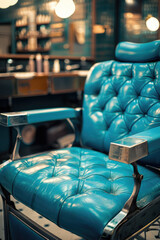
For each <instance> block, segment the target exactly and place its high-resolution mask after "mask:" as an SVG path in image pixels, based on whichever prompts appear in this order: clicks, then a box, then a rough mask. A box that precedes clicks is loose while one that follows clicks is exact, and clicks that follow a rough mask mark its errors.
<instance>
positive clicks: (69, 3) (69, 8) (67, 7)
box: [55, 0, 75, 18]
mask: <svg viewBox="0 0 160 240" xmlns="http://www.w3.org/2000/svg"><path fill="white" fill-rule="evenodd" d="M74 12H75V4H74V2H73V0H60V1H59V3H58V4H57V5H56V7H55V13H56V14H57V16H58V17H60V18H68V17H70V16H71V15H72V14H73V13H74Z"/></svg>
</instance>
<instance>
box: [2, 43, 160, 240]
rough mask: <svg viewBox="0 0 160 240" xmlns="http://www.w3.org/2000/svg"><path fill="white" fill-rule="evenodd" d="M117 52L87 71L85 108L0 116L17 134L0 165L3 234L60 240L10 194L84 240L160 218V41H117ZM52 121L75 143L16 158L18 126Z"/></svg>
mask: <svg viewBox="0 0 160 240" xmlns="http://www.w3.org/2000/svg"><path fill="white" fill-rule="evenodd" d="M115 55H116V60H114V61H106V62H102V63H99V64H96V65H94V66H93V67H92V69H91V70H90V72H89V75H88V77H87V80H86V84H85V90H84V101H83V109H82V110H80V109H71V108H63V109H47V110H38V111H36V110H35V111H26V112H19V113H3V114H1V115H0V123H1V124H2V125H4V126H6V127H15V128H16V129H17V132H18V134H17V141H16V145H15V148H14V151H13V156H12V159H11V160H8V161H6V162H4V163H3V164H2V165H1V167H0V186H1V195H2V198H3V203H4V211H5V214H4V220H5V237H6V239H7V240H8V239H16V240H17V239H18V240H19V239H21V240H22V238H21V237H20V236H21V234H20V231H22V233H23V232H24V235H23V239H58V238H56V237H55V236H54V235H52V234H50V233H48V232H46V231H44V230H43V229H42V228H40V227H39V226H38V225H37V224H36V223H34V222H32V221H30V220H29V219H27V218H25V216H24V215H23V214H22V213H20V212H18V210H16V208H15V206H14V204H13V203H12V201H11V200H10V195H13V197H14V198H15V199H17V200H18V201H20V202H22V203H23V204H25V205H26V206H28V207H30V208H31V209H33V210H35V211H36V212H38V213H39V214H41V215H42V216H44V217H46V218H47V219H49V220H51V221H52V222H54V223H56V224H57V225H58V226H60V227H61V228H64V229H66V230H68V231H70V232H72V233H75V234H77V235H79V236H81V237H82V238H83V239H88V240H89V239H90V240H94V239H114V240H118V239H121V240H122V239H131V238H133V237H134V236H136V235H137V234H139V232H140V231H143V230H145V229H146V228H147V227H148V226H149V225H150V224H152V223H153V222H155V221H156V220H157V219H158V218H159V217H160V61H159V58H160V41H154V42H150V43H144V44H134V43H129V42H122V43H120V44H119V45H118V46H117V48H116V53H115ZM81 113H82V119H81ZM57 119H70V120H71V121H72V122H73V124H75V129H76V131H77V130H78V129H79V130H80V132H81V134H80V135H78V134H77V133H78V132H76V141H75V143H74V145H73V146H72V147H70V148H66V149H60V150H56V151H50V152H45V153H39V154H36V155H32V156H27V157H23V158H20V156H19V154H18V148H19V143H20V141H21V136H20V127H19V126H21V125H25V124H33V123H37V122H43V121H50V120H57ZM75 119H77V121H79V123H82V128H81V129H80V128H78V126H79V125H78V122H76V121H75ZM73 120H74V121H73ZM78 137H79V138H80V141H79V143H78ZM133 173H134V174H133ZM142 178H143V179H142Z"/></svg>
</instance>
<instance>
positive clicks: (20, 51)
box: [17, 48, 50, 53]
mask: <svg viewBox="0 0 160 240" xmlns="http://www.w3.org/2000/svg"><path fill="white" fill-rule="evenodd" d="M49 51H50V48H48V49H44V48H37V49H36V50H25V49H22V50H17V53H31V52H32V53H36V52H49Z"/></svg>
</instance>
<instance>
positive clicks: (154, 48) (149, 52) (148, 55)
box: [115, 40, 160, 62]
mask: <svg viewBox="0 0 160 240" xmlns="http://www.w3.org/2000/svg"><path fill="white" fill-rule="evenodd" d="M115 56H116V59H117V60H118V61H123V62H151V61H156V60H159V59H160V40H156V41H153V42H149V43H132V42H121V43H119V44H118V45H117V47H116V52H115Z"/></svg>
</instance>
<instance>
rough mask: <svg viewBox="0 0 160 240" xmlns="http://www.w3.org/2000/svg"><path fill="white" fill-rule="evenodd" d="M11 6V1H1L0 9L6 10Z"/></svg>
mask: <svg viewBox="0 0 160 240" xmlns="http://www.w3.org/2000/svg"><path fill="white" fill-rule="evenodd" d="M9 6H10V1H9V0H6V1H4V0H0V8H3V9H5V8H8V7H9Z"/></svg>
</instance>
